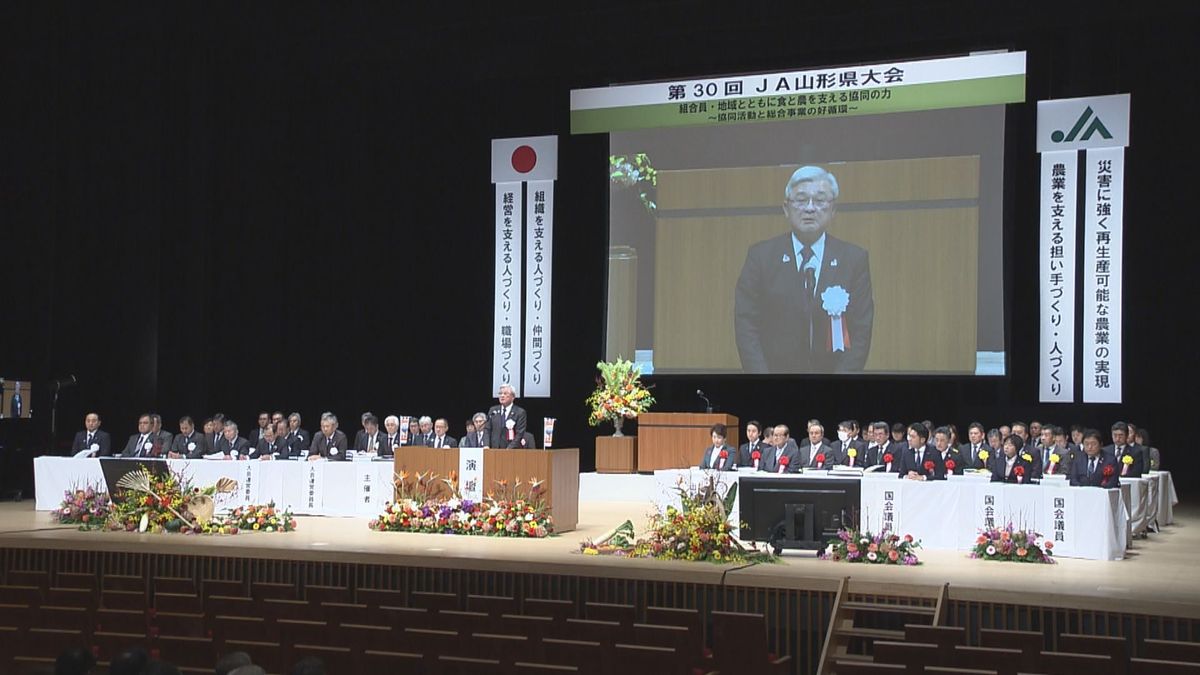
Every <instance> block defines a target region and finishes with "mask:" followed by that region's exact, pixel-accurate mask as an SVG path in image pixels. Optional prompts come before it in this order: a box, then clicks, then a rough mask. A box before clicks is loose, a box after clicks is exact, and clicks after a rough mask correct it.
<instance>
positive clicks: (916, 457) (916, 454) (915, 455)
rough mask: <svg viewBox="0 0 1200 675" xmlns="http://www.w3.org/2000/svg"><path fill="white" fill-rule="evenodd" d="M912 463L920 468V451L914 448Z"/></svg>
mask: <svg viewBox="0 0 1200 675" xmlns="http://www.w3.org/2000/svg"><path fill="white" fill-rule="evenodd" d="M913 461H915V462H916V463H917V466H921V451H920V450H917V449H915V448H914V449H913Z"/></svg>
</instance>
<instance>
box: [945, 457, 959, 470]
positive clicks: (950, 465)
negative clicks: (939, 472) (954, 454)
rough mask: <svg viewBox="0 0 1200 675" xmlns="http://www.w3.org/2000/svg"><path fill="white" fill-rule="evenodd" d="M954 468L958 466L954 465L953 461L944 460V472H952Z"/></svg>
mask: <svg viewBox="0 0 1200 675" xmlns="http://www.w3.org/2000/svg"><path fill="white" fill-rule="evenodd" d="M956 466H958V465H957V464H955V463H954V460H952V459H948V460H946V470H947V471H953V470H954V467H956Z"/></svg>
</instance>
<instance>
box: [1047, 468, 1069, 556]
mask: <svg viewBox="0 0 1200 675" xmlns="http://www.w3.org/2000/svg"><path fill="white" fill-rule="evenodd" d="M1042 492H1043V497H1042V498H1043V499H1045V500H1046V503H1045V505H1044V507H1043V508H1044V509H1045V514H1046V516H1047V518H1046V519H1045V520H1044V521H1043V522H1044V524H1043V525H1042V526H1041V528H1042V529H1041V530H1040V531H1041V533H1042V536H1043V537H1045V539H1046V541H1048V542H1052V543H1053V544H1054V549H1053V550H1054V553H1055V555H1065V556H1068V557H1069V556H1071V555H1074V553H1075V548H1076V547H1075V540H1074V536H1073V535H1074V533H1075V520H1076V518H1075V493H1074V491H1072V490H1070V489H1069V488H1056V487H1046V486H1045V484H1044V483H1043V488H1042Z"/></svg>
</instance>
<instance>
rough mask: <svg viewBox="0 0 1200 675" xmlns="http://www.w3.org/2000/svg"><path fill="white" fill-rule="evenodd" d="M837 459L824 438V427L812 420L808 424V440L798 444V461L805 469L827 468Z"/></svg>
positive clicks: (835, 463) (831, 447) (835, 462)
mask: <svg viewBox="0 0 1200 675" xmlns="http://www.w3.org/2000/svg"><path fill="white" fill-rule="evenodd" d="M838 461H839V457H838V455H837V453H835V452H834V450H833V446H831V445H830V444H829V443H828V442H827V441H826V440H825V427H823V426H821V423H820V422H817V421H816V420H813V421H812V422H811V423H810V424H809V425H808V441H807V442H806V443H805V444H804V445H801V446H800V463H801V465H802V466H803V468H805V469H828V468H829V467H831V466H836V465H837V463H838Z"/></svg>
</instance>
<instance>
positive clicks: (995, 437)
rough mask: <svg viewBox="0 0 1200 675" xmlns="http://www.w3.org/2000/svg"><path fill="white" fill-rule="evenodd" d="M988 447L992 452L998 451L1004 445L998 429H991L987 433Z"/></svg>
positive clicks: (1002, 435) (1002, 436)
mask: <svg viewBox="0 0 1200 675" xmlns="http://www.w3.org/2000/svg"><path fill="white" fill-rule="evenodd" d="M987 442H988V445H990V446H992V449H993V450H999V449H1000V446H1001V445H1003V444H1004V443H1003V442H1004V434H1002V433H1000V430H999V429H992V430H991V431H989V432H987Z"/></svg>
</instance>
